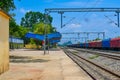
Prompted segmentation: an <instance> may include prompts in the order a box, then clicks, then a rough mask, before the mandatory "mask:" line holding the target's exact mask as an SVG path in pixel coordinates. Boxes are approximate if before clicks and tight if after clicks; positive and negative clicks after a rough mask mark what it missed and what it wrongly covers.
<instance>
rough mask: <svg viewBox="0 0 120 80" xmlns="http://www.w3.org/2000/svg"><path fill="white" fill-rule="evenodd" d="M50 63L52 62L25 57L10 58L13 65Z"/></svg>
mask: <svg viewBox="0 0 120 80" xmlns="http://www.w3.org/2000/svg"><path fill="white" fill-rule="evenodd" d="M48 61H50V60H44V59H34V58H31V57H24V56H10V62H12V63H42V62H48Z"/></svg>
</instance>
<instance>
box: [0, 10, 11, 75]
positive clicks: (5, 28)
mask: <svg viewBox="0 0 120 80" xmlns="http://www.w3.org/2000/svg"><path fill="white" fill-rule="evenodd" d="M9 19H10V16H9V15H8V14H7V13H5V12H4V11H3V10H2V9H0V74H1V73H3V72H5V71H7V70H8V69H9Z"/></svg>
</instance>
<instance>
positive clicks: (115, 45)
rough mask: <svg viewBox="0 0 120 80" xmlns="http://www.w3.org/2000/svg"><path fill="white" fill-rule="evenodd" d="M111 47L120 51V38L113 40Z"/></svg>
mask: <svg viewBox="0 0 120 80" xmlns="http://www.w3.org/2000/svg"><path fill="white" fill-rule="evenodd" d="M110 47H111V48H113V49H120V38H113V39H111V41H110Z"/></svg>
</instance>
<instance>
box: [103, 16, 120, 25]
mask: <svg viewBox="0 0 120 80" xmlns="http://www.w3.org/2000/svg"><path fill="white" fill-rule="evenodd" d="M104 16H105V17H106V18H107V19H108V20H110V22H111V23H114V24H115V25H118V24H117V23H115V21H113V20H112V19H110V18H109V17H108V16H107V15H104Z"/></svg>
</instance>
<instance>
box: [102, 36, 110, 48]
mask: <svg viewBox="0 0 120 80" xmlns="http://www.w3.org/2000/svg"><path fill="white" fill-rule="evenodd" d="M110 41H111V38H109V39H104V40H102V48H110Z"/></svg>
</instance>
